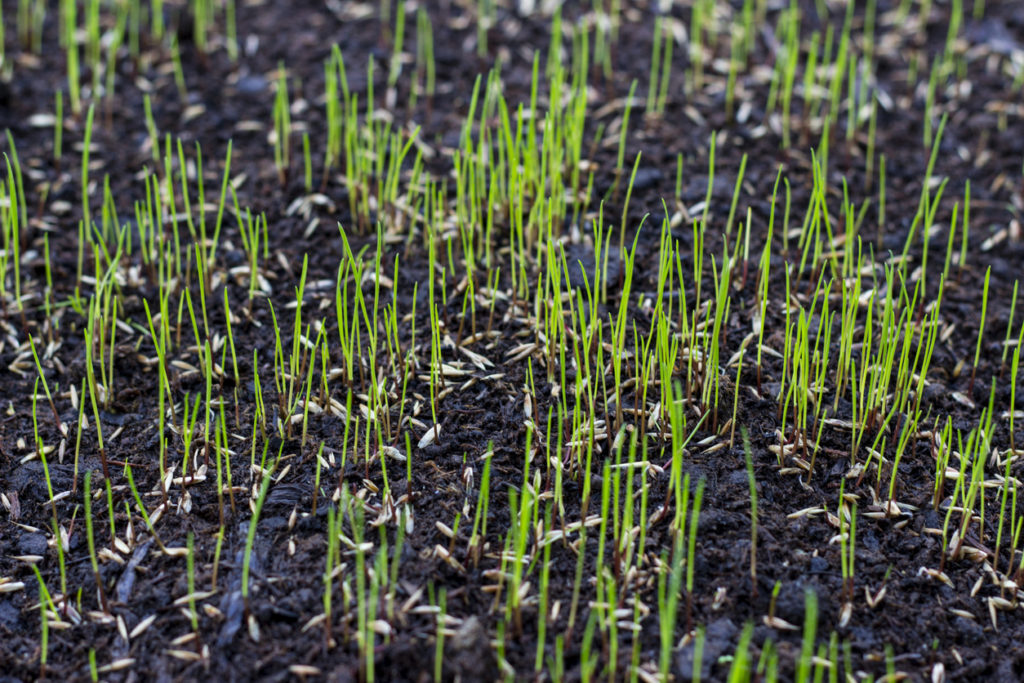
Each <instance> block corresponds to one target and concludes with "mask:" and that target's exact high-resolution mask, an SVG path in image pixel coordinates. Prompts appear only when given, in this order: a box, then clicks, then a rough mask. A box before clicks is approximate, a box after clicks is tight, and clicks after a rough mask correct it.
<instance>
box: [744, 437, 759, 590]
mask: <svg viewBox="0 0 1024 683" xmlns="http://www.w3.org/2000/svg"><path fill="white" fill-rule="evenodd" d="M741 434H742V435H743V454H744V456H745V457H746V460H747V483H748V484H749V485H750V596H751V600H754V599H756V598H757V480H756V479H755V478H754V461H753V456H752V455H751V451H750V434H749V433H747V428H746V427H743V428H742V430H741Z"/></svg>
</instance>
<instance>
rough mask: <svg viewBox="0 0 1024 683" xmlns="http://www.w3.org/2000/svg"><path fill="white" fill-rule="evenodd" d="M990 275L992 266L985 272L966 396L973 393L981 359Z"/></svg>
mask: <svg viewBox="0 0 1024 683" xmlns="http://www.w3.org/2000/svg"><path fill="white" fill-rule="evenodd" d="M991 275H992V266H989V267H988V270H986V271H985V285H984V286H983V287H982V290H981V321H980V322H979V323H978V341H977V343H976V344H975V346H974V362H973V363H972V364H971V380H970V382H968V383H967V395H968V396H971V395H972V394H973V393H974V377H975V375H976V374H977V372H978V360H979V359H980V358H981V340H982V337H984V335H985V313H986V312H987V311H988V282H989V278H990V277H991Z"/></svg>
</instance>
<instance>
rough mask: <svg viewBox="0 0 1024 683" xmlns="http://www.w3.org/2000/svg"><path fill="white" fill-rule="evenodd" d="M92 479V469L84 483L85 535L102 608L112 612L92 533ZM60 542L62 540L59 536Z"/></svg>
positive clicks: (106, 612) (106, 611)
mask: <svg viewBox="0 0 1024 683" xmlns="http://www.w3.org/2000/svg"><path fill="white" fill-rule="evenodd" d="M91 481H92V471H91V470H90V471H88V472H86V473H85V484H84V488H85V491H84V498H83V500H84V502H85V537H86V540H87V541H88V543H89V563H90V564H91V565H92V575H93V578H94V579H95V581H96V595H97V596H98V597H99V601H100V608H101V609H102V610H103V613H104V614H110V610H109V608H108V607H107V594H106V592H105V591H104V590H103V580H102V579H101V578H100V565H99V562H98V561H97V559H96V543H95V540H94V539H93V533H92V488H91V487H90V483H91ZM58 543H60V540H59V538H58Z"/></svg>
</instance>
